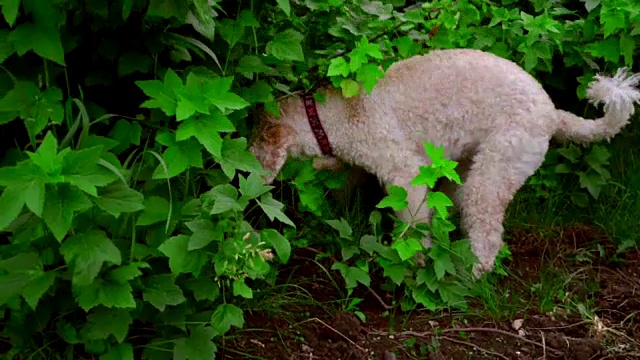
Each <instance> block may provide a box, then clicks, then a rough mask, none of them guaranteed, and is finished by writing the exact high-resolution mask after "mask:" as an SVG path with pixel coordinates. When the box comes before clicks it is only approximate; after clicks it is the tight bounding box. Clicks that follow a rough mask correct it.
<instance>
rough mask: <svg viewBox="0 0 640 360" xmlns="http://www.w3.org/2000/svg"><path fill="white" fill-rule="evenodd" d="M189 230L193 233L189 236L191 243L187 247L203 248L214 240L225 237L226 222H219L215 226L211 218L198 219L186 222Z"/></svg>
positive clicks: (193, 248)
mask: <svg viewBox="0 0 640 360" xmlns="http://www.w3.org/2000/svg"><path fill="white" fill-rule="evenodd" d="M185 225H187V227H188V228H189V230H191V231H192V232H193V234H192V235H191V236H190V237H189V245H188V247H187V249H188V250H189V251H191V250H197V249H202V248H204V247H206V246H207V245H209V244H210V243H211V242H212V241H220V240H222V239H224V230H223V226H221V225H224V223H222V222H218V224H217V226H214V225H213V223H212V222H211V220H207V219H197V220H193V221H190V222H187V223H185Z"/></svg>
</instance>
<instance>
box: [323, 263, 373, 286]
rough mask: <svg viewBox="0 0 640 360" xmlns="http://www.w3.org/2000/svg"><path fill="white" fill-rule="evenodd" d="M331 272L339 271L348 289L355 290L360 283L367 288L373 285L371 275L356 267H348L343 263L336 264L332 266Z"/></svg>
mask: <svg viewBox="0 0 640 360" xmlns="http://www.w3.org/2000/svg"><path fill="white" fill-rule="evenodd" d="M331 270H338V271H340V274H342V277H343V278H344V280H345V282H346V287H347V289H353V288H355V287H356V286H358V283H361V284H363V285H365V286H369V285H370V284H371V277H369V274H367V273H366V272H364V270H362V269H360V268H358V267H354V266H348V265H346V264H343V263H341V262H336V263H334V264H333V266H331Z"/></svg>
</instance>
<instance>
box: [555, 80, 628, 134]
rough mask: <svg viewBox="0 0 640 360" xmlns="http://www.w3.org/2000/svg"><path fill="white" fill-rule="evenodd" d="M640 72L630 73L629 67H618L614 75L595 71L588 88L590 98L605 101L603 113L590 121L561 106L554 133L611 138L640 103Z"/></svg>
mask: <svg viewBox="0 0 640 360" xmlns="http://www.w3.org/2000/svg"><path fill="white" fill-rule="evenodd" d="M638 82H640V74H630V73H629V72H628V70H627V69H626V68H621V69H618V72H617V73H616V75H615V76H614V77H607V76H602V75H596V76H595V80H594V81H593V82H592V83H591V84H589V87H588V88H587V98H588V99H589V102H590V103H592V104H594V105H596V106H597V105H598V104H600V103H603V104H604V117H602V118H600V119H597V120H594V121H589V120H586V119H584V118H581V117H579V116H576V115H574V114H571V113H569V112H566V111H562V110H558V118H557V119H558V120H557V124H558V127H557V129H556V133H555V137H556V138H559V139H566V140H571V141H575V142H581V143H590V142H593V141H598V140H604V139H606V140H609V139H611V138H612V137H614V136H615V135H616V134H618V133H619V132H620V130H622V128H623V127H624V126H625V125H627V124H628V123H629V118H631V115H633V113H634V112H635V107H634V106H635V104H636V103H640V91H639V90H638V89H637V88H636V86H637V85H638Z"/></svg>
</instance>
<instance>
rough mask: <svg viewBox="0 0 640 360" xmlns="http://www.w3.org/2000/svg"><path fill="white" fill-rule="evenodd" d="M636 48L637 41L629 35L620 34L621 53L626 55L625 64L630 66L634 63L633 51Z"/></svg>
mask: <svg viewBox="0 0 640 360" xmlns="http://www.w3.org/2000/svg"><path fill="white" fill-rule="evenodd" d="M635 50H636V41H635V40H634V38H633V37H631V36H628V35H624V34H623V35H620V53H622V56H623V57H624V64H625V65H626V66H628V67H631V66H632V65H633V53H634V52H635Z"/></svg>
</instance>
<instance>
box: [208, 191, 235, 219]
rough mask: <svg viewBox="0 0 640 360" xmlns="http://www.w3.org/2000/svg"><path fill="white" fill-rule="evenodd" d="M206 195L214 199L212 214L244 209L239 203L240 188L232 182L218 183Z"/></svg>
mask: <svg viewBox="0 0 640 360" xmlns="http://www.w3.org/2000/svg"><path fill="white" fill-rule="evenodd" d="M206 195H207V197H209V198H211V199H212V200H213V207H212V208H211V212H210V214H211V215H214V214H222V213H224V212H227V211H242V210H244V207H243V206H242V205H240V203H238V190H236V188H235V187H234V186H233V185H231V184H222V185H217V186H215V187H214V188H213V189H211V190H209V191H208V192H207V193H206Z"/></svg>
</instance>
